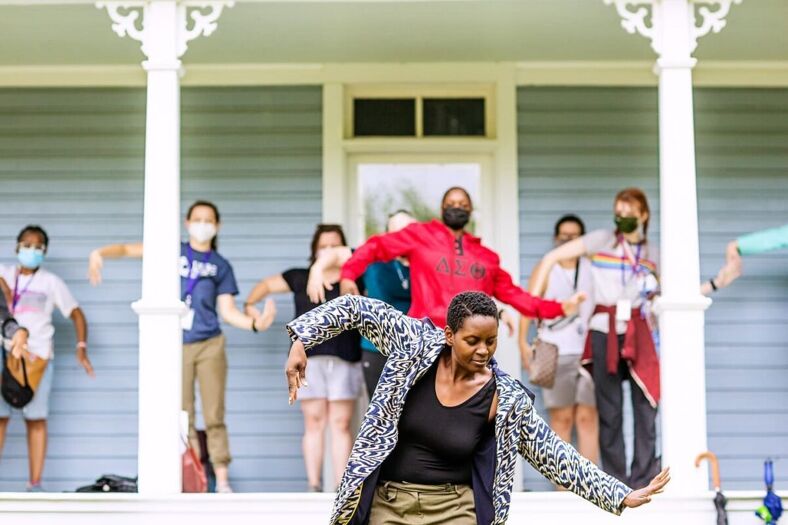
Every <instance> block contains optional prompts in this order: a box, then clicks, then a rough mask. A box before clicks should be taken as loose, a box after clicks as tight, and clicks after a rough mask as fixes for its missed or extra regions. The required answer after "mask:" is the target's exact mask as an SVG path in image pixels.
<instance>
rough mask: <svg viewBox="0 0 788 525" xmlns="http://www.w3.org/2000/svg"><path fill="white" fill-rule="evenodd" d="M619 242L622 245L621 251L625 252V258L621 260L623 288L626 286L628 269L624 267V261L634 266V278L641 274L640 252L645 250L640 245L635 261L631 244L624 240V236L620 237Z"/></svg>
mask: <svg viewBox="0 0 788 525" xmlns="http://www.w3.org/2000/svg"><path fill="white" fill-rule="evenodd" d="M618 241H619V242H620V243H621V249H622V250H623V251H624V257H622V258H621V286H626V285H627V283H626V279H625V276H626V273H627V271H626V268H625V266H624V259H627V261H629V264H630V265H631V266H632V276H633V277H634V276H635V275H637V274H639V273H640V251H641V250H642V249H643V244H642V243H641V244H638V251H637V253H636V254H635V257H634V259H633V258H632V250H631V249H630V247H629V243H628V242H627V241H626V239H624V237H623V236H619V238H618Z"/></svg>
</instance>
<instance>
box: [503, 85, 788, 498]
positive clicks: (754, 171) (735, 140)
mask: <svg viewBox="0 0 788 525" xmlns="http://www.w3.org/2000/svg"><path fill="white" fill-rule="evenodd" d="M786 114H788V90H785V89H722V88H696V90H695V125H696V145H697V146H696V150H697V174H698V200H699V203H698V207H699V227H700V249H701V275H702V276H703V277H704V278H709V277H711V276H713V275H715V274H716V272H717V270H718V269H719V267H720V266H721V265H722V263H723V262H724V259H723V253H724V249H725V245H726V243H727V242H728V241H729V240H731V239H733V238H735V237H737V236H738V235H740V234H742V233H746V232H749V231H754V230H758V229H762V228H766V227H769V226H775V225H780V224H784V223H786V222H788V211H786V207H785V204H784V203H785V202H786V198H787V197H788V172H786V170H785V168H786V166H788V151H786V149H785V144H786V141H787V140H788V124H787V123H788V119H786V118H785V117H786ZM518 136H519V180H520V254H521V278H522V281H523V283H525V282H526V281H527V278H528V275H529V273H530V272H531V269H532V268H533V266H534V264H536V262H537V261H538V260H539V258H540V257H541V255H542V254H543V253H545V252H546V251H547V250H549V249H550V248H551V246H552V244H551V242H552V228H553V225H554V223H555V221H556V220H557V219H558V218H559V217H560V216H561V215H563V214H564V213H570V212H571V213H576V214H578V215H579V216H580V217H581V218H583V220H584V221H585V222H586V226H587V228H588V229H589V230H593V229H597V228H608V227H611V225H612V199H613V197H614V195H615V193H616V192H617V191H618V190H619V189H621V188H623V187H626V186H639V187H641V188H643V189H644V190H645V191H646V193H647V194H648V196H649V202H650V205H651V209H652V214H653V217H652V220H651V221H650V225H649V238H650V240H651V241H653V242H659V221H658V217H659V193H658V149H657V143H658V129H657V93H656V90H655V89H652V88H633V87H616V88H610V87H594V88H591V87H572V88H565V87H541V88H526V87H521V88H519V90H518ZM784 256H785V255H784V254H781V253H772V254H765V255H761V256H754V257H751V258H747V259H746V260H745V266H744V268H745V276H744V277H742V278H741V279H740V280H739V281H737V282H736V283H735V284H734V285H733V286H731V287H730V288H728V289H725V290H722V291H721V292H719V293H718V294H716V295H715V296H714V297H713V299H714V304H713V305H712V306H711V308H709V309H708V310H707V311H706V367H707V369H706V383H707V406H708V437H709V448H710V449H711V450H712V451H714V452H716V453H717V454H718V455H719V458H720V465H721V470H722V475H723V479H724V482H725V487H726V488H727V489H756V488H759V487H760V486H761V485H762V483H763V481H762V477H763V474H762V461H763V459H765V458H766V457H783V456H785V454H786V453H787V452H788V448H786V447H788V440H786V439H785V437H784V436H785V433H786V428H788V427H787V425H788V414H786V412H785V408H784V406H785V404H786V402H788V389H786V388H785V381H784V380H783V379H782V378H783V375H784V374H785V372H786V371H788V352H786V350H788V347H786V344H785V342H784V341H783V337H784V334H785V328H784V321H783V320H784V319H785V317H786V315H787V314H788V301H786V297H788V276H786V273H785V264H781V260H782V258H784ZM627 421H631V419H630V418H629V414H627ZM625 425H626V422H625ZM625 428H626V430H625V435H627V438H628V441H631V429H630V427H629V426H626V427H625ZM698 452H701V451H698ZM781 470H782V471H783V472H780V471H781ZM777 471H778V472H777V476H778V480H780V479H781V480H783V482H784V481H785V480H788V472H786V471H785V469H779V468H778V469H777ZM524 475H525V481H524V486H525V487H526V488H527V489H528V488H530V489H533V490H540V489H546V488H548V486H547V483H546V482H544V481H543V480H542V479H541V478H540V477H539V475H538V474H537V473H536V472H535V471H533V470H532V469H530V468H528V467H526V469H525V473H524Z"/></svg>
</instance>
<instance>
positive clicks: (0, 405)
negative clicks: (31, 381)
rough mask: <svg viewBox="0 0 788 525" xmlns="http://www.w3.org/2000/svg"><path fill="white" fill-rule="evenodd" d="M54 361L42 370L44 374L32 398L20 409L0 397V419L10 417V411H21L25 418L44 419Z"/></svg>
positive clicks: (46, 412)
mask: <svg viewBox="0 0 788 525" xmlns="http://www.w3.org/2000/svg"><path fill="white" fill-rule="evenodd" d="M54 368H55V363H52V362H50V363H49V364H48V365H47V368H46V370H45V371H44V376H43V377H42V378H41V382H40V383H39V384H38V388H37V389H36V393H35V395H34V396H33V400H32V401H30V403H28V404H27V405H25V406H24V407H23V408H22V409H18V408H14V407H12V406H11V405H9V404H8V403H6V402H5V399H3V398H2V397H0V419H5V418H8V417H11V414H12V413H18V412H21V413H22V416H23V417H24V418H25V419H27V420H36V419H46V418H47V416H49V393H50V392H51V391H52V376H53V375H55V374H54Z"/></svg>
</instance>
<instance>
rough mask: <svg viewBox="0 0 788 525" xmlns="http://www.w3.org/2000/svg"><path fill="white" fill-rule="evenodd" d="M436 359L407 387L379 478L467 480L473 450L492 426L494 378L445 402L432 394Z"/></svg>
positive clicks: (424, 481) (461, 482)
mask: <svg viewBox="0 0 788 525" xmlns="http://www.w3.org/2000/svg"><path fill="white" fill-rule="evenodd" d="M438 361H440V358H439V359H438V360H436V361H435V364H434V365H432V366H431V367H430V369H429V371H428V372H427V373H426V374H425V375H424V377H422V378H421V380H420V381H418V382H417V383H416V384H415V385H413V388H411V390H410V392H408V398H407V400H406V401H405V407H404V408H403V410H402V415H401V416H400V420H399V425H398V429H399V440H398V441H397V445H396V447H395V448H394V450H393V451H392V453H391V455H389V457H388V458H386V461H384V462H383V466H382V467H381V473H380V479H381V480H382V481H407V482H410V483H419V484H425V485H441V484H444V483H455V484H458V485H469V484H470V483H471V467H472V461H473V454H474V451H475V450H476V447H477V446H478V444H479V442H480V441H481V440H482V438H483V437H485V435H486V433H488V432H493V430H494V425H493V423H492V422H490V421H488V419H489V416H490V407H491V405H492V401H493V397H494V396H495V379H494V378H491V379H490V381H488V382H487V384H485V385H484V386H483V387H482V388H481V390H479V391H478V392H477V393H475V394H474V395H473V396H471V397H470V398H469V399H468V400H467V401H465V402H464V403H462V404H460V405H457V406H453V407H446V406H443V405H442V404H441V403H440V401H439V400H438V395H437V394H436V393H435V377H436V374H437V371H438Z"/></svg>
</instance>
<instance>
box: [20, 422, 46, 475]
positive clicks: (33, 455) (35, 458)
mask: <svg viewBox="0 0 788 525" xmlns="http://www.w3.org/2000/svg"><path fill="white" fill-rule="evenodd" d="M25 423H26V424H27V453H28V460H29V465H30V483H31V484H32V485H37V484H39V483H41V474H42V473H43V472H44V458H45V457H46V454H47V420H46V419H36V420H32V421H25Z"/></svg>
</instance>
